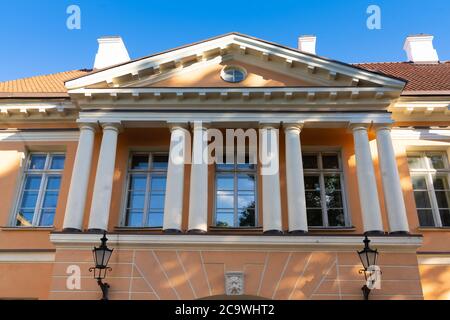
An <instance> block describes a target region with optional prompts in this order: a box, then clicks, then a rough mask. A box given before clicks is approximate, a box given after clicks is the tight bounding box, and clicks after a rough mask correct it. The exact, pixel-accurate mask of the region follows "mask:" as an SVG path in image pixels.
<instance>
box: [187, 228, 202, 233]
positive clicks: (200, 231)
mask: <svg viewBox="0 0 450 320" xmlns="http://www.w3.org/2000/svg"><path fill="white" fill-rule="evenodd" d="M188 233H189V234H205V233H206V231H205V230H200V229H192V230H189V231H188Z"/></svg>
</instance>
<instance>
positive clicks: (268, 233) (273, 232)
mask: <svg viewBox="0 0 450 320" xmlns="http://www.w3.org/2000/svg"><path fill="white" fill-rule="evenodd" d="M282 234H283V231H280V230H267V231H264V235H265V236H280V235H282Z"/></svg>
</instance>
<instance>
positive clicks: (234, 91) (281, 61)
mask: <svg viewBox="0 0 450 320" xmlns="http://www.w3.org/2000/svg"><path fill="white" fill-rule="evenodd" d="M309 38H310V37H309ZM309 38H300V41H299V43H300V46H299V48H298V49H292V48H287V47H284V46H281V45H279V44H275V43H271V42H268V41H265V40H261V39H257V38H253V37H250V36H246V35H242V34H238V33H230V34H226V35H223V36H219V37H216V38H212V39H208V40H205V41H202V42H198V43H194V44H190V45H186V46H183V47H180V48H176V49H173V50H169V51H166V52H162V53H158V54H154V55H151V56H147V57H142V58H139V59H135V60H129V59H127V58H126V57H127V56H128V54H124V50H125V51H126V49H125V46H124V45H123V42H122V40H121V39H120V38H118V37H105V38H101V39H99V53H98V54H97V57H96V66H97V67H98V66H101V68H100V67H98V68H94V69H93V70H76V71H69V72H62V73H58V74H53V75H46V76H40V77H33V78H27V79H19V80H13V81H8V82H3V83H0V110H1V112H0V190H1V193H0V226H1V227H0V298H13V299H99V298H100V297H101V292H100V290H99V288H98V285H97V283H96V281H95V280H94V279H93V276H92V273H91V272H89V268H90V267H92V266H93V263H94V262H93V259H92V252H91V251H92V249H93V247H94V246H98V245H99V243H100V238H101V234H102V233H103V232H104V231H107V237H108V246H109V247H111V248H114V251H113V254H112V257H111V260H110V262H109V266H110V267H111V268H112V270H111V272H109V273H108V275H107V279H106V281H107V282H108V283H109V285H110V291H109V297H110V298H111V299H144V300H146V299H203V298H212V297H217V296H219V297H225V298H226V297H229V296H230V295H236V294H237V295H239V296H241V297H254V298H256V297H258V298H267V299H333V300H334V299H336V300H339V299H341V300H348V299H362V298H363V296H362V292H361V287H362V285H363V284H364V283H365V280H364V276H363V275H362V274H360V273H359V272H358V271H359V270H360V269H361V268H362V266H361V262H360V260H359V258H358V255H357V253H356V251H357V250H361V248H362V247H363V242H362V241H363V238H364V235H368V236H369V238H370V240H371V243H370V245H371V247H373V248H377V249H378V251H379V260H378V265H379V267H380V269H381V271H382V275H381V288H380V289H376V290H372V292H371V295H370V298H371V299H449V298H450V250H449V248H450V231H449V230H450V229H449V227H450V185H449V179H450V176H449V174H450V162H449V157H450V153H449V152H450V129H449V125H450V116H449V113H448V108H449V104H450V63H449V62H445V61H439V60H436V57H434V54H433V52H434V51H433V52H431V53H430V52H428V51H427V50H428V49H427V48H428V47H423V48H420V50H421V51H420V53H421V57H423V56H425V57H426V58H428V57H429V59H427V60H429V61H423V60H420V61H408V62H398V63H371V64H370V63H369V64H346V63H342V62H338V61H334V60H330V59H327V58H323V57H320V56H318V55H316V54H315V51H314V50H313V51H311V48H310V47H307V48H306V47H302V43H303V41H309V40H310V39H309ZM415 41H421V43H423V42H427V41H428V42H427V43H428V44H429V45H430V46H431V49H432V42H431V41H432V37H431V36H423V35H421V36H412V37H408V38H407V40H406V42H405V50H406V51H407V54H408V57H410V56H411V53H415V52H411V51H412V50H419V49H417V47H414V46H410V44H411V43H414V42H415ZM411 48H413V49H411ZM414 48H416V49H414ZM433 50H434V49H433ZM427 54H428V56H427ZM124 57H125V58H124ZM412 57H414V55H412ZM227 129H228V130H230V129H233V131H232V132H233V134H234V133H236V132H237V130H241V131H242V132H247V133H249V134H248V136H245V139H244V141H247V142H248V144H250V143H251V137H250V136H251V133H252V132H253V133H254V134H255V137H256V138H255V139H256V140H255V141H256V146H257V147H258V149H264V148H265V147H267V145H269V146H270V147H269V149H270V150H269V151H270V152H269V157H268V158H263V156H262V155H261V153H257V154H258V156H257V157H256V161H255V162H254V163H251V161H244V162H243V163H240V162H239V161H238V159H237V158H236V156H235V153H234V151H232V152H231V153H230V152H229V151H228V150H227V149H226V147H225V155H227V156H230V159H231V162H230V161H226V162H225V163H221V162H220V161H215V162H211V163H208V162H205V161H200V162H196V161H195V160H194V159H201V158H202V155H203V152H204V150H208V149H207V146H208V144H209V143H211V142H213V141H215V143H216V146H222V145H224V143H225V138H224V140H223V141H221V140H220V139H219V140H217V138H216V139H211V136H213V135H216V137H217V136H220V134H222V136H223V137H226V132H227ZM272 137H273V139H272ZM232 138H233V139H232V141H233V143H232V145H236V144H237V143H238V142H239V141H237V142H236V140H235V139H234V137H232ZM247 147H248V146H247ZM180 148H181V149H180ZM235 149H237V148H235ZM180 150H181V152H180ZM246 150H247V149H246ZM215 155H216V160H217V159H218V157H217V151H216V154H215ZM246 155H247V156H248V153H246ZM247 158H249V157H246V160H248V159H247ZM273 167H275V168H276V170H274V171H271V172H267V168H273ZM269 171H270V170H269ZM232 276H236V279H237V280H236V279H235V280H236V281H237V283H238V284H239V285H237V287H233V284H230V283H231V282H229V281H228V279H229V278H230V277H232ZM230 286H231V287H230ZM233 288H234V289H233Z"/></svg>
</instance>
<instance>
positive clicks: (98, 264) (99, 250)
mask: <svg viewBox="0 0 450 320" xmlns="http://www.w3.org/2000/svg"><path fill="white" fill-rule="evenodd" d="M100 240H101V241H102V244H101V245H100V247H94V249H93V250H92V253H93V255H94V264H95V267H91V268H89V272H92V271H94V279H95V280H97V283H98V285H99V286H100V289H102V294H103V297H102V300H108V291H109V284H107V283H106V282H103V280H104V279H105V278H106V273H107V272H108V271H111V270H112V268H110V267H108V262H109V259H110V258H111V254H112V252H113V250H114V249H109V248H108V246H107V245H106V242H107V241H108V238H106V231H105V232H104V233H103V238H101V239H100Z"/></svg>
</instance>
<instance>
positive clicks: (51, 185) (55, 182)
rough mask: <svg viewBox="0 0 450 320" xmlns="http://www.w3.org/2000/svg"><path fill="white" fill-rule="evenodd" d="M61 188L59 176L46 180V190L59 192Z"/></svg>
mask: <svg viewBox="0 0 450 320" xmlns="http://www.w3.org/2000/svg"><path fill="white" fill-rule="evenodd" d="M60 186H61V177H60V176H49V177H48V178H47V190H59V187H60Z"/></svg>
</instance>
